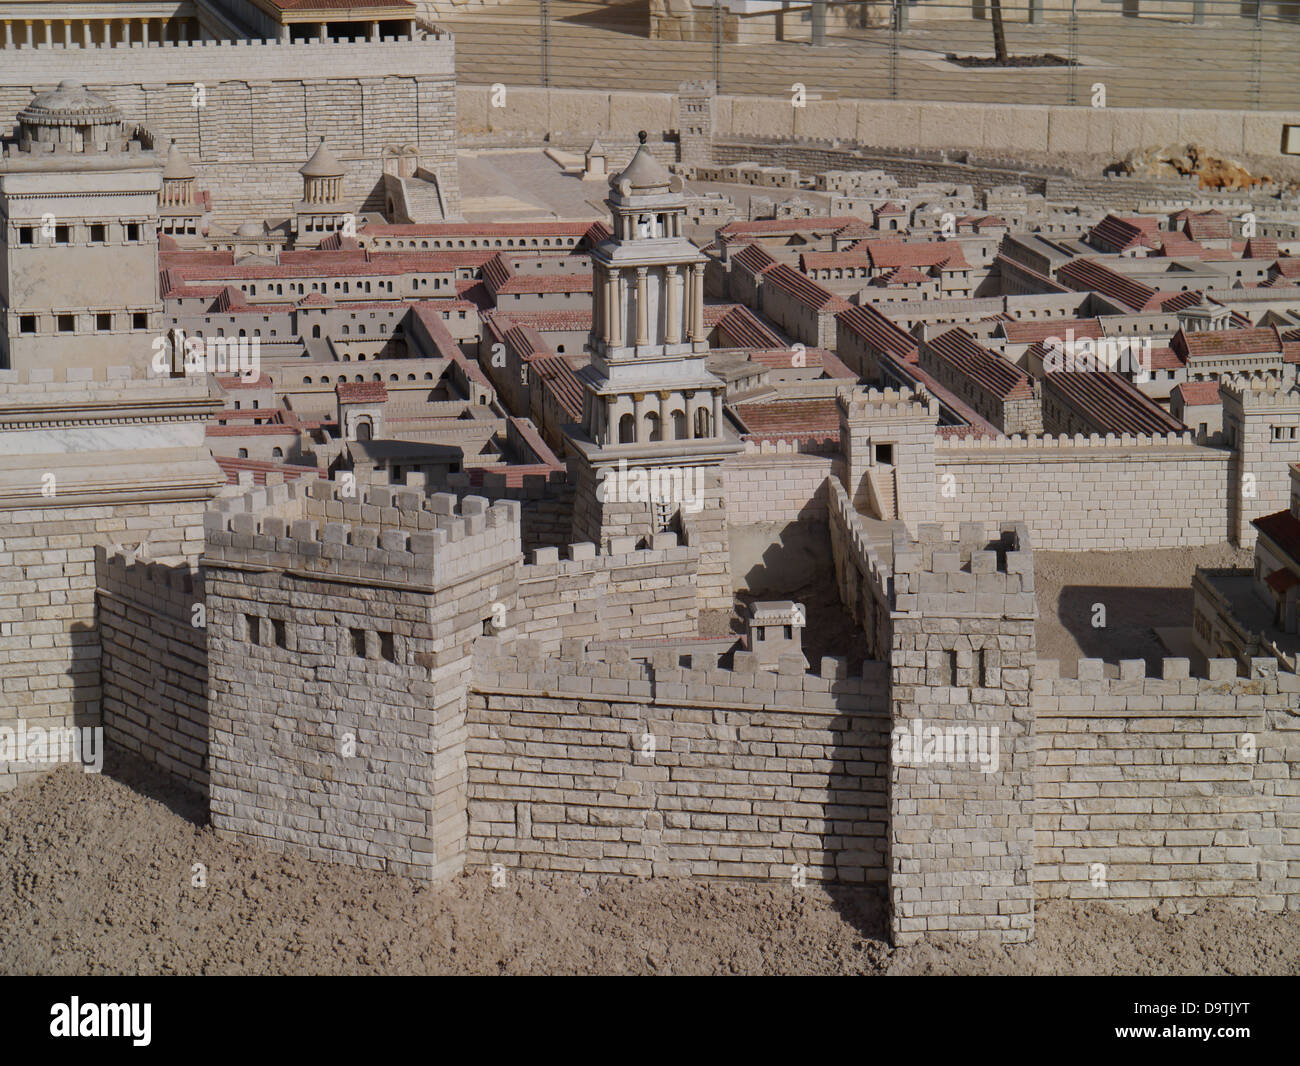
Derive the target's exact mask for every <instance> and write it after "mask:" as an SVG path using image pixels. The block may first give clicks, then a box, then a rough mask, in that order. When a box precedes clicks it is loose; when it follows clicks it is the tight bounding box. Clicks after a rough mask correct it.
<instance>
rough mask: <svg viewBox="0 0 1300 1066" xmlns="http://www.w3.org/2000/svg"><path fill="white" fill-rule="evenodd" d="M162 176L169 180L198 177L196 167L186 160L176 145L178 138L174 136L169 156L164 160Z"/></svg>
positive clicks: (168, 152)
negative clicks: (195, 171)
mask: <svg viewBox="0 0 1300 1066" xmlns="http://www.w3.org/2000/svg"><path fill="white" fill-rule="evenodd" d="M162 176H163V177H164V178H165V179H167V180H168V181H183V180H186V179H188V178H194V177H197V175H196V174H195V173H194V168H193V167H192V166H190V165H189V163H187V162H186V161H185V157H184V156H183V155H181V150H180V149H179V148H177V147H176V138H175V137H173V138H172V143H171V147H170V148H168V149H167V158H166V159H165V160H164V161H163V172H162Z"/></svg>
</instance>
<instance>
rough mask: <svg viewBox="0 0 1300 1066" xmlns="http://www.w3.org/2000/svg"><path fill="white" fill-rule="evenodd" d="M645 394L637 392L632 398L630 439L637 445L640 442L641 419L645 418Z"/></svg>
mask: <svg viewBox="0 0 1300 1066" xmlns="http://www.w3.org/2000/svg"><path fill="white" fill-rule="evenodd" d="M645 404H646V400H645V393H644V392H638V393H635V394H634V395H633V396H632V421H633V426H632V439H633V440H634V441H636V442H637V443H638V444H640V443H642V440H641V419H643V418H644V417H645Z"/></svg>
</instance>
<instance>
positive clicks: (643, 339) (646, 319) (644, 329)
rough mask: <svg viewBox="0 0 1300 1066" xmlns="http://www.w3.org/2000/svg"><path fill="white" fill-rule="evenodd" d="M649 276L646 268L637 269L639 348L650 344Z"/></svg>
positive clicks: (637, 339)
mask: <svg viewBox="0 0 1300 1066" xmlns="http://www.w3.org/2000/svg"><path fill="white" fill-rule="evenodd" d="M647 274H648V271H647V269H646V268H645V267H637V268H636V343H637V345H638V346H640V345H642V344H649V343H650V316H649V314H648V313H647V312H648V308H647V307H646V304H647V303H649V298H648V294H649V285H648V283H647Z"/></svg>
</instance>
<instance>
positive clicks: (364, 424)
mask: <svg viewBox="0 0 1300 1066" xmlns="http://www.w3.org/2000/svg"><path fill="white" fill-rule="evenodd" d="M369 439H370V419H368V418H363V419H361V420H360V421H359V422H358V423H357V440H369Z"/></svg>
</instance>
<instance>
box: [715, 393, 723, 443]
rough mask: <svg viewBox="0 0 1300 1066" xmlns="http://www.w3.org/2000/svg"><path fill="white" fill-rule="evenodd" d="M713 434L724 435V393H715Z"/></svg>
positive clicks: (716, 435)
mask: <svg viewBox="0 0 1300 1066" xmlns="http://www.w3.org/2000/svg"><path fill="white" fill-rule="evenodd" d="M713 435H714V436H715V437H721V436H722V393H721V392H715V393H714V394H713Z"/></svg>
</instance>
